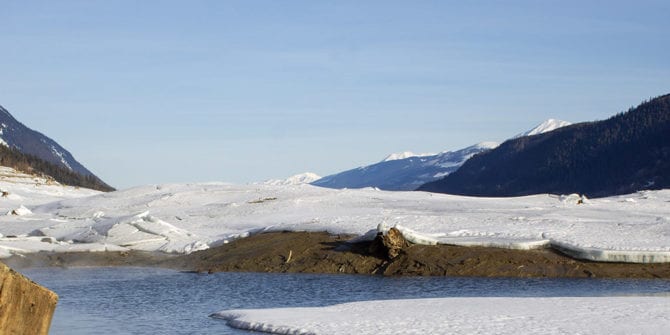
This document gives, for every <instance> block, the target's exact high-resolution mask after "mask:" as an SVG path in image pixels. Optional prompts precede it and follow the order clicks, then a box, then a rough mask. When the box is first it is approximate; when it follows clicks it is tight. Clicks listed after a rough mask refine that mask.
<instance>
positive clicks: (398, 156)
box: [381, 151, 435, 162]
mask: <svg viewBox="0 0 670 335" xmlns="http://www.w3.org/2000/svg"><path fill="white" fill-rule="evenodd" d="M433 155H435V154H434V153H423V154H415V153H413V152H411V151H403V152H397V153H393V154H390V155H388V156H386V158H384V159H382V160H381V161H382V162H390V161H397V160H399V159H407V158H410V157H426V156H433Z"/></svg>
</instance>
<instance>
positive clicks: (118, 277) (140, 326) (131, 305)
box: [22, 268, 670, 334]
mask: <svg viewBox="0 0 670 335" xmlns="http://www.w3.org/2000/svg"><path fill="white" fill-rule="evenodd" d="M22 273H24V274H25V275H26V276H28V277H29V278H31V279H33V280H35V281H36V282H38V283H40V284H42V285H44V286H46V287H48V288H50V289H52V290H54V291H55V292H56V293H58V295H59V296H60V301H59V303H58V308H57V309H56V314H55V316H54V320H53V323H52V326H51V334H92V333H95V334H249V333H248V332H244V331H239V330H234V329H231V328H229V327H228V326H227V325H226V324H225V321H222V320H217V319H212V318H210V317H208V316H209V315H210V314H211V313H214V312H217V311H220V310H224V309H242V308H271V307H298V306H327V305H332V304H338V303H345V302H354V301H365V300H386V299H408V298H444V297H584V296H622V295H623V296H625V295H648V294H659V293H660V294H668V292H670V281H669V280H605V279H501V278H448V277H433V278H421V277H418V278H384V277H373V276H352V275H311V274H262V273H261V274H259V273H217V274H211V275H203V274H194V273H180V272H177V271H172V270H165V269H153V268H72V269H60V268H35V269H25V270H22Z"/></svg>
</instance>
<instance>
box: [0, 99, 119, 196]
mask: <svg viewBox="0 0 670 335" xmlns="http://www.w3.org/2000/svg"><path fill="white" fill-rule="evenodd" d="M0 156H1V158H2V159H1V161H2V162H3V164H5V166H9V167H13V168H16V169H18V170H21V171H23V172H26V173H38V174H46V175H49V176H51V177H53V178H54V179H56V180H57V181H59V182H61V183H64V184H69V185H73V186H82V187H93V188H95V189H99V190H105V191H110V190H113V188H112V187H111V186H109V185H107V184H106V183H105V182H103V181H102V180H101V179H100V178H98V177H97V176H96V175H95V174H93V173H92V172H91V171H89V170H88V169H87V168H86V167H84V166H83V165H82V164H81V163H79V162H78V161H77V160H76V159H75V158H74V157H73V155H72V154H71V153H70V152H69V151H68V150H66V149H65V148H63V147H62V146H61V145H60V144H58V143H57V142H56V141H54V140H53V139H51V138H49V137H48V136H46V135H44V134H42V133H40V132H38V131H35V130H33V129H31V128H29V127H27V126H26V125H24V124H23V123H21V122H20V121H18V120H17V119H16V118H15V117H14V116H12V114H11V113H9V111H8V110H7V109H5V108H4V107H3V106H1V105H0ZM78 176H79V177H78Z"/></svg>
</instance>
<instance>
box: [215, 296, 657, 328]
mask: <svg viewBox="0 0 670 335" xmlns="http://www.w3.org/2000/svg"><path fill="white" fill-rule="evenodd" d="M211 316H212V317H214V318H219V319H223V320H226V322H227V323H228V325H230V326H232V327H235V328H239V329H244V330H251V331H261V332H267V333H273V334H361V335H365V334H663V333H665V332H667V330H668V329H670V314H668V298H667V297H581V298H441V299H416V300H385V301H364V302H354V303H346V304H340V305H334V306H328V307H314V308H277V309H255V310H253V309H250V310H230V311H221V312H218V313H215V314H212V315H211Z"/></svg>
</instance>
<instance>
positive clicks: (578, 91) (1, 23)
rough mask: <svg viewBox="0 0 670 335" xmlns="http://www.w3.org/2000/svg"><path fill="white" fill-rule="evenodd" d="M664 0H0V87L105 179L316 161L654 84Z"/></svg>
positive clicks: (534, 117)
mask: <svg viewBox="0 0 670 335" xmlns="http://www.w3.org/2000/svg"><path fill="white" fill-rule="evenodd" d="M669 17H670V1H538V0H529V1H445V0H443V1H389V0H385V1H325V0H324V1H313V0H304V1H253V0H243V1H224V0H221V1H122V0H114V1H106V0H104V1H91V0H81V1H67V0H59V1H27V0H26V1H9V0H0V73H1V74H2V76H1V77H0V104H1V105H3V106H4V107H6V108H7V109H8V110H9V111H10V112H11V113H12V114H13V115H14V116H15V117H16V118H18V119H19V120H20V121H22V122H23V123H25V124H26V125H28V126H29V127H31V128H33V129H36V130H38V131H41V132H43V133H45V134H47V135H48V136H50V137H52V138H53V139H55V140H56V141H58V142H59V143H60V144H61V145H63V146H64V147H65V148H67V149H68V150H70V151H71V152H72V153H73V154H74V156H75V158H77V159H78V160H79V161H80V162H81V163H82V164H84V165H85V166H87V167H88V168H89V169H91V170H92V171H93V172H94V173H96V174H98V175H99V176H100V177H101V178H103V179H104V180H105V181H107V182H108V183H110V184H112V185H114V186H116V187H120V188H124V187H128V186H132V185H140V184H150V183H163V182H192V181H228V182H238V183H244V182H251V181H259V180H264V179H268V178H280V177H287V176H289V175H292V174H296V173H300V172H305V171H312V172H315V173H318V174H321V175H327V174H331V173H335V172H339V171H341V170H345V169H349V168H353V167H356V166H360V165H366V164H369V163H372V162H375V161H378V160H381V159H383V158H384V156H386V155H387V154H389V153H392V152H398V151H405V150H410V151H415V152H439V151H444V150H451V149H458V148H462V147H465V146H468V145H470V144H474V143H477V142H481V141H502V140H504V139H505V138H507V137H510V136H512V135H514V134H516V133H519V132H521V131H524V130H527V129H529V128H531V127H533V126H534V125H536V124H538V123H540V122H542V121H543V120H545V119H547V118H558V119H564V120H567V121H572V122H578V121H590V120H596V119H604V118H607V117H608V116H610V115H613V114H615V113H617V112H620V111H622V110H625V109H627V108H629V107H631V106H633V105H636V104H638V103H639V102H640V101H641V100H644V99H647V98H650V97H653V96H657V95H660V94H664V93H669V92H670V43H668V42H670V19H668V18H669Z"/></svg>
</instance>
